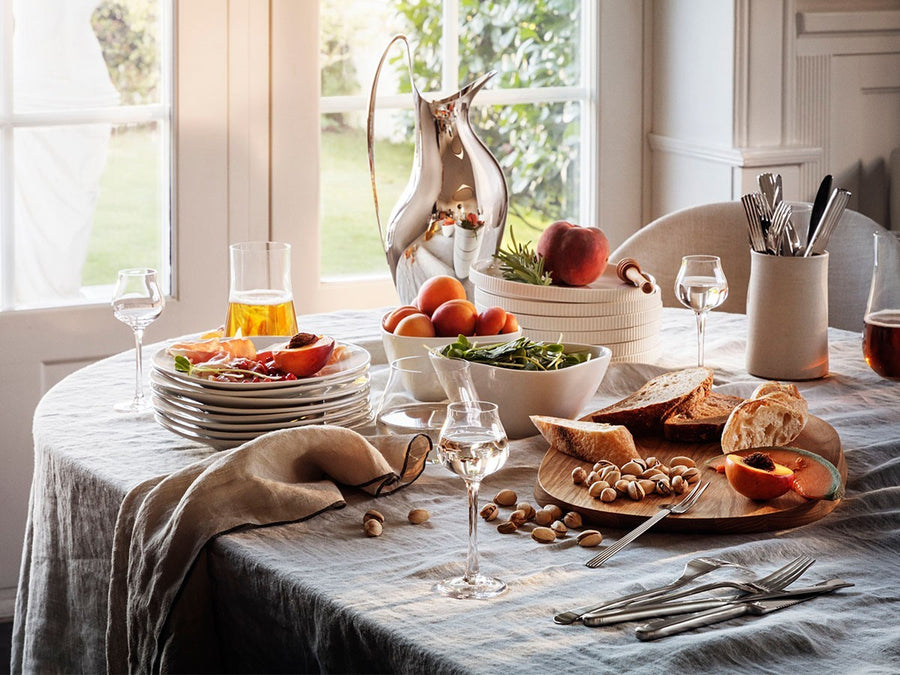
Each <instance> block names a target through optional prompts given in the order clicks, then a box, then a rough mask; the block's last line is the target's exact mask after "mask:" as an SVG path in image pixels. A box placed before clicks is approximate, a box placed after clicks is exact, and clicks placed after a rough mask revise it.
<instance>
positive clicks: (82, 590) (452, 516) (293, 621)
mask: <svg viewBox="0 0 900 675" xmlns="http://www.w3.org/2000/svg"><path fill="white" fill-rule="evenodd" d="M378 318H379V312H376V311H370V312H340V313H336V314H331V315H316V316H306V317H300V323H301V330H313V331H316V332H326V333H328V334H330V335H333V336H335V337H338V338H340V339H344V340H349V341H353V342H355V343H357V344H360V345H361V346H363V347H365V348H366V349H368V350H369V351H370V352H371V353H372V356H373V364H374V365H373V370H372V373H373V374H372V378H373V387H374V388H375V389H376V390H377V389H379V388H380V387H383V385H384V382H385V380H386V373H385V356H384V351H383V349H382V347H381V344H380V340H379V338H378V337H377V326H378ZM745 335H746V319H745V317H743V316H741V315H730V314H725V313H717V312H713V313H712V314H711V315H710V317H709V321H708V324H707V349H706V358H707V365H709V366H711V367H712V368H714V370H715V372H716V386H717V387H722V388H723V390H724V391H728V392H731V393H737V394H742V395H748V394H749V393H750V392H751V391H752V390H753V388H754V387H755V386H756V384H758V383H759V380H758V379H757V378H754V377H752V376H749V375H748V374H747V373H746V370H745V369H744V347H745ZM663 340H664V344H665V350H664V351H665V354H664V356H663V358H662V359H661V360H660V361H659V362H658V363H656V364H653V365H613V366H612V367H611V368H610V370H609V372H608V374H607V377H606V379H605V380H604V383H603V385H602V386H601V387H600V390H599V391H598V393H597V395H596V396H595V398H594V400H593V401H592V402H591V404H590V406H591V407H600V406H601V405H604V404H606V403H609V402H611V401H612V400H615V399H617V398H619V397H621V396H623V395H625V394H626V393H629V392H630V391H632V390H633V389H634V388H635V387H636V386H637V385H639V384H641V383H642V382H643V381H645V380H646V379H647V378H648V377H650V376H652V375H654V374H656V373H658V372H661V371H662V370H663V369H669V368H681V367H686V366H691V365H693V364H694V359H695V354H696V342H695V340H696V337H695V323H694V317H693V314H692V313H690V312H688V311H685V310H678V309H666V310H664V314H663ZM829 341H830V360H831V374H830V375H829V376H828V377H827V378H824V379H822V380H816V381H812V382H804V383H798V386H799V388H800V390H801V392H802V393H803V395H804V396H805V397H806V398H807V399H808V401H809V407H810V411H811V412H812V413H813V414H815V415H817V416H818V417H821V418H823V419H825V420H826V421H828V422H829V423H830V424H831V425H832V426H834V427H835V429H836V430H837V431H838V433H839V434H840V437H841V440H842V442H843V445H844V452H845V455H846V460H847V465H848V471H849V479H848V485H847V496H846V498H845V499H844V501H843V502H842V503H841V504H840V505H839V506H838V507H837V509H835V511H833V512H832V513H831V514H829V515H828V516H827V517H826V518H824V519H822V520H821V521H818V522H816V523H813V524H810V525H807V526H804V527H800V528H795V529H791V530H785V531H776V532H766V533H757V534H731V535H688V534H672V533H665V532H660V531H651V532H649V533H647V534H645V535H644V536H643V537H642V538H641V539H640V540H638V542H636V543H634V544H632V545H631V546H630V547H628V548H626V549H625V550H623V551H622V552H621V553H619V554H618V555H617V556H616V558H614V559H613V561H610V563H608V564H607V566H605V567H603V568H601V569H598V570H591V569H588V568H586V567H584V565H583V563H584V561H585V560H586V559H587V557H590V552H589V551H586V550H584V549H580V548H578V547H577V546H573V545H571V543H561V544H553V545H549V546H544V545H540V544H537V543H536V542H534V541H532V540H531V539H530V537H528V536H527V535H526V534H518V535H512V536H510V535H500V534H498V533H497V532H496V530H495V529H494V528H493V527H492V526H491V525H490V524H484V523H482V524H481V527H480V529H479V544H480V552H481V563H482V565H481V566H482V570H483V571H484V572H486V573H489V574H492V575H496V576H500V577H501V578H503V579H504V580H505V581H506V582H507V583H508V584H509V586H510V591H509V593H508V594H507V595H505V596H503V597H501V598H499V599H495V600H492V601H490V602H471V601H458V600H451V599H446V598H442V597H439V596H436V595H434V594H433V593H432V591H431V587H432V585H433V584H434V582H435V581H436V580H438V579H440V578H443V577H446V576H450V575H453V574H457V573H459V572H460V570H461V569H462V563H463V560H464V557H465V550H466V507H465V491H464V489H463V485H462V482H461V481H460V480H459V479H458V478H456V477H455V476H452V475H450V474H449V473H448V472H446V471H445V470H443V469H442V468H440V467H438V466H430V467H428V469H426V471H425V473H424V474H423V475H422V476H421V477H420V479H419V480H418V481H417V482H416V483H415V484H414V485H412V486H411V487H410V488H408V489H406V490H402V491H400V492H398V493H396V494H394V495H391V496H389V497H383V498H379V499H377V500H376V499H373V498H371V497H370V496H368V495H363V494H354V495H350V496H348V500H347V501H348V506H347V507H346V508H344V509H342V510H340V511H334V512H327V513H324V514H322V515H320V516H318V517H316V518H314V519H312V520H310V521H306V522H302V523H296V524H290V525H283V526H276V527H270V528H266V529H264V530H249V531H242V532H238V533H234V534H228V535H225V536H222V537H219V538H218V539H216V540H215V541H214V542H213V543H212V544H211V545H210V546H209V552H208V556H207V560H208V571H209V576H210V580H211V583H212V587H213V589H214V606H213V607H211V608H210V611H211V612H213V613H214V614H215V616H216V628H217V631H218V633H219V639H220V645H221V648H222V656H223V658H224V662H225V663H226V664H227V668H228V669H229V670H231V671H252V672H285V671H289V672H299V671H332V672H347V671H361V672H391V671H393V672H448V673H450V672H476V673H477V672H484V673H496V672H502V671H509V672H536V673H543V672H573V673H575V672H578V673H583V672H608V671H625V672H648V673H649V672H654V673H656V672H663V671H674V672H687V671H699V672H722V671H724V670H728V671H747V672H758V671H768V672H787V671H791V670H795V671H809V670H811V669H814V668H815V669H826V670H828V671H832V672H841V671H846V672H853V673H857V672H896V671H897V670H898V669H900V638H898V631H897V630H896V623H897V619H898V617H900V613H898V610H900V591H898V590H897V580H898V578H900V562H898V556H897V553H896V552H897V551H898V550H900V534H898V533H900V527H898V525H900V517H898V514H900V487H898V485H900V458H898V457H900V385H898V384H897V383H894V382H890V381H888V380H883V379H881V378H879V377H878V376H877V375H875V374H874V373H873V372H871V371H870V370H869V369H868V367H867V366H866V364H865V362H864V361H863V359H862V356H861V352H860V339H859V335H858V334H855V333H849V332H845V331H837V330H831V331H830V333H829ZM155 348H158V346H156V347H150V348H148V354H149V353H152V350H153V349H155ZM132 359H133V353H124V354H121V355H118V356H116V357H113V358H111V359H108V360H106V361H103V362H100V363H98V364H95V365H93V366H90V367H88V368H85V369H83V370H81V371H79V372H78V373H75V374H73V375H72V376H70V377H68V378H67V379H66V380H64V381H63V382H61V383H60V384H59V385H57V386H56V387H54V388H53V390H51V391H50V392H49V393H48V394H47V395H46V396H45V397H44V399H43V400H42V402H41V404H40V405H39V407H38V410H37V412H36V415H35V422H34V432H35V475H34V481H33V485H32V493H31V504H30V515H29V522H28V527H27V533H26V541H25V553H24V556H23V564H22V576H21V580H20V586H19V595H18V599H17V606H16V616H15V625H14V634H13V661H12V669H13V672H19V671H25V672H101V671H103V670H104V667H105V664H104V627H105V622H106V607H107V605H106V592H107V586H108V581H109V573H110V552H111V550H112V535H113V528H114V524H115V516H116V513H117V510H118V508H119V504H120V503H121V501H122V499H123V498H124V495H125V494H126V493H127V491H128V490H129V489H130V488H131V487H133V486H134V485H136V484H138V483H139V482H141V481H143V480H146V479H148V478H152V477H154V476H157V475H160V474H163V473H168V472H171V471H174V470H177V469H180V468H182V467H184V466H186V465H187V464H189V463H191V462H193V461H196V460H197V459H200V458H203V457H206V456H208V455H209V454H210V453H211V452H212V451H211V450H210V449H209V448H207V447H205V446H201V445H198V444H196V443H193V442H190V441H186V440H184V439H181V438H180V437H178V436H175V435H173V434H171V433H170V432H168V431H166V430H165V429H163V428H161V427H159V426H158V425H156V424H155V423H154V422H153V421H152V418H150V417H144V418H140V419H133V418H127V417H122V416H118V415H116V414H114V413H113V412H112V411H111V407H112V404H113V403H114V402H115V401H116V400H119V399H124V398H127V397H128V396H129V387H130V374H131V365H132ZM545 450H546V444H545V443H544V442H543V441H542V440H541V439H540V437H539V436H536V437H532V438H530V439H525V440H522V441H516V442H514V443H513V445H512V451H511V453H510V459H509V461H508V463H507V465H506V466H505V467H504V468H503V469H502V470H501V471H500V472H499V473H497V474H496V475H494V476H491V477H490V478H488V479H487V480H486V481H485V482H484V484H483V486H482V497H483V501H484V500H487V499H489V498H490V497H491V496H492V495H493V494H494V493H495V492H496V491H497V490H499V489H500V488H507V487H508V488H512V489H515V490H516V491H517V492H518V494H519V495H520V498H522V499H527V500H529V501H531V502H532V503H533V502H534V498H533V495H532V490H533V487H534V483H535V476H536V470H537V466H538V464H539V462H540V459H541V457H542V456H543V453H544V452H545ZM372 507H375V508H378V509H379V510H380V511H382V512H383V513H384V514H385V516H386V523H385V530H384V534H383V535H382V536H381V537H379V538H376V539H370V538H366V537H365V536H364V535H363V531H362V524H361V523H362V514H363V513H364V512H365V511H366V510H367V509H369V508H372ZM413 507H424V508H427V509H429V511H430V512H431V514H432V516H431V519H430V520H429V521H428V522H427V523H425V524H423V525H412V524H410V523H408V522H407V521H406V514H407V512H408V511H409V509H410V508H413ZM604 534H605V535H606V536H607V537H608V540H609V541H613V540H614V539H616V538H618V536H620V535H621V534H622V532H621V531H616V530H614V529H609V530H608V531H604ZM802 553H809V554H811V555H814V556H815V557H816V558H817V563H816V564H815V565H814V566H813V567H812V569H811V570H810V571H809V572H807V574H806V575H805V577H804V580H805V581H806V580H808V581H809V582H810V583H815V582H816V581H820V580H823V579H826V578H830V577H836V576H840V577H844V578H846V579H848V580H849V581H852V582H854V583H855V584H856V586H855V587H853V588H851V589H847V590H845V591H840V592H838V593H836V594H833V595H830V596H826V597H822V598H818V599H816V600H814V601H811V602H808V603H804V604H801V605H797V606H795V607H791V608H789V609H786V610H784V611H781V612H777V613H774V614H771V615H767V616H764V617H756V618H744V619H740V620H735V621H732V622H730V623H728V624H722V625H720V626H718V627H711V628H706V629H701V630H698V631H695V632H693V633H687V634H684V635H681V636H677V637H673V638H668V639H665V640H660V641H657V642H654V643H642V642H639V641H638V640H637V639H636V638H635V636H634V630H633V629H634V624H622V625H619V626H613V627H609V628H597V629H592V628H586V627H583V626H580V625H578V626H568V627H564V626H557V625H555V624H554V623H553V622H552V618H551V617H552V615H553V614H554V613H555V612H556V611H558V610H561V609H568V608H570V607H573V606H578V605H582V604H586V603H588V602H590V601H593V600H597V599H602V598H604V597H612V596H615V595H619V594H621V593H625V592H630V591H635V590H639V589H641V588H646V587H648V586H651V585H658V584H661V583H665V582H667V581H670V580H671V579H673V578H675V577H676V576H677V575H678V574H679V573H680V572H681V570H682V569H683V567H684V564H685V562H686V561H687V560H689V559H690V558H693V557H695V556H696V555H698V554H703V555H714V556H717V557H722V558H726V559H729V560H733V561H736V562H740V563H742V564H745V565H748V566H752V567H754V568H755V569H757V570H759V571H760V572H761V573H762V572H767V571H771V570H772V569H774V568H775V567H778V566H780V565H781V564H783V563H784V562H786V561H787V560H788V559H790V558H793V557H795V556H797V555H799V554H802ZM717 575H719V576H718V577H717V578H726V576H725V575H726V573H725V572H720V573H717ZM732 578H736V577H732Z"/></svg>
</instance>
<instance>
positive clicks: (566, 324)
mask: <svg viewBox="0 0 900 675" xmlns="http://www.w3.org/2000/svg"><path fill="white" fill-rule="evenodd" d="M625 316H628V317H632V321H628V320H627V319H624V318H623V317H612V316H599V317H587V316H586V317H583V318H576V317H560V316H532V315H531V314H516V319H517V320H518V321H519V325H520V326H521V327H522V330H523V331H528V330H529V329H533V330H555V331H565V332H567V333H568V332H569V331H582V332H590V331H593V332H595V333H609V332H612V331H629V330H630V331H636V332H637V333H636V335H635V338H638V337H644V336H643V335H642V334H640V333H641V331H645V329H646V327H649V326H652V325H656V326H658V325H659V323H660V322H661V321H662V310H661V309H660V310H652V311H649V312H641V313H640V314H626V315H625ZM631 339H634V338H630V337H625V338H621V339H617V340H614V342H624V341H625V340H631ZM573 342H575V340H573Z"/></svg>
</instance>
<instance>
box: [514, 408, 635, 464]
mask: <svg viewBox="0 0 900 675" xmlns="http://www.w3.org/2000/svg"><path fill="white" fill-rule="evenodd" d="M531 421H532V422H534V426H536V427H537V428H538V431H540V432H541V435H542V436H543V437H544V439H545V440H546V441H547V442H548V443H550V446H551V447H553V448H554V449H556V450H559V451H560V452H564V453H566V454H567V455H572V457H577V458H578V459H583V460H584V461H585V462H599V461H600V460H601V459H608V460H609V461H611V462H613V463H615V464H616V465H617V466H622V465H623V464H625V463H626V462H628V461H629V460H632V459H640V454H639V453H638V451H637V448H635V447H634V438H632V436H631V432H630V431H628V429H626V428H625V427H623V426H621V425H617V424H598V423H596V422H586V421H583V420H568V419H564V418H562V417H550V416H547V415H532V416H531Z"/></svg>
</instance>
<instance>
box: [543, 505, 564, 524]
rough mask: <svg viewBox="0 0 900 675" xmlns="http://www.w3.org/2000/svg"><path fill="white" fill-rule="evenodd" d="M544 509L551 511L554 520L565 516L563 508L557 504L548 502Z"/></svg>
mask: <svg viewBox="0 0 900 675" xmlns="http://www.w3.org/2000/svg"><path fill="white" fill-rule="evenodd" d="M544 511H549V512H550V515H551V516H553V520H559V519H560V518H562V517H563V510H562V509H561V508H560V507H559V506H557V505H556V504H547V506H545V507H544Z"/></svg>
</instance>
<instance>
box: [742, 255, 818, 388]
mask: <svg viewBox="0 0 900 675" xmlns="http://www.w3.org/2000/svg"><path fill="white" fill-rule="evenodd" d="M747 322H748V334H747V371H748V372H749V373H750V374H751V375H756V376H757V377H765V378H769V379H777V380H813V379H816V378H819V377H824V376H825V375H827V374H828V252H827V251H826V252H825V253H823V254H821V255H816V256H810V257H808V258H803V257H794V256H781V255H768V254H765V253H757V252H756V251H751V252H750V282H749V286H748V288H747Z"/></svg>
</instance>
